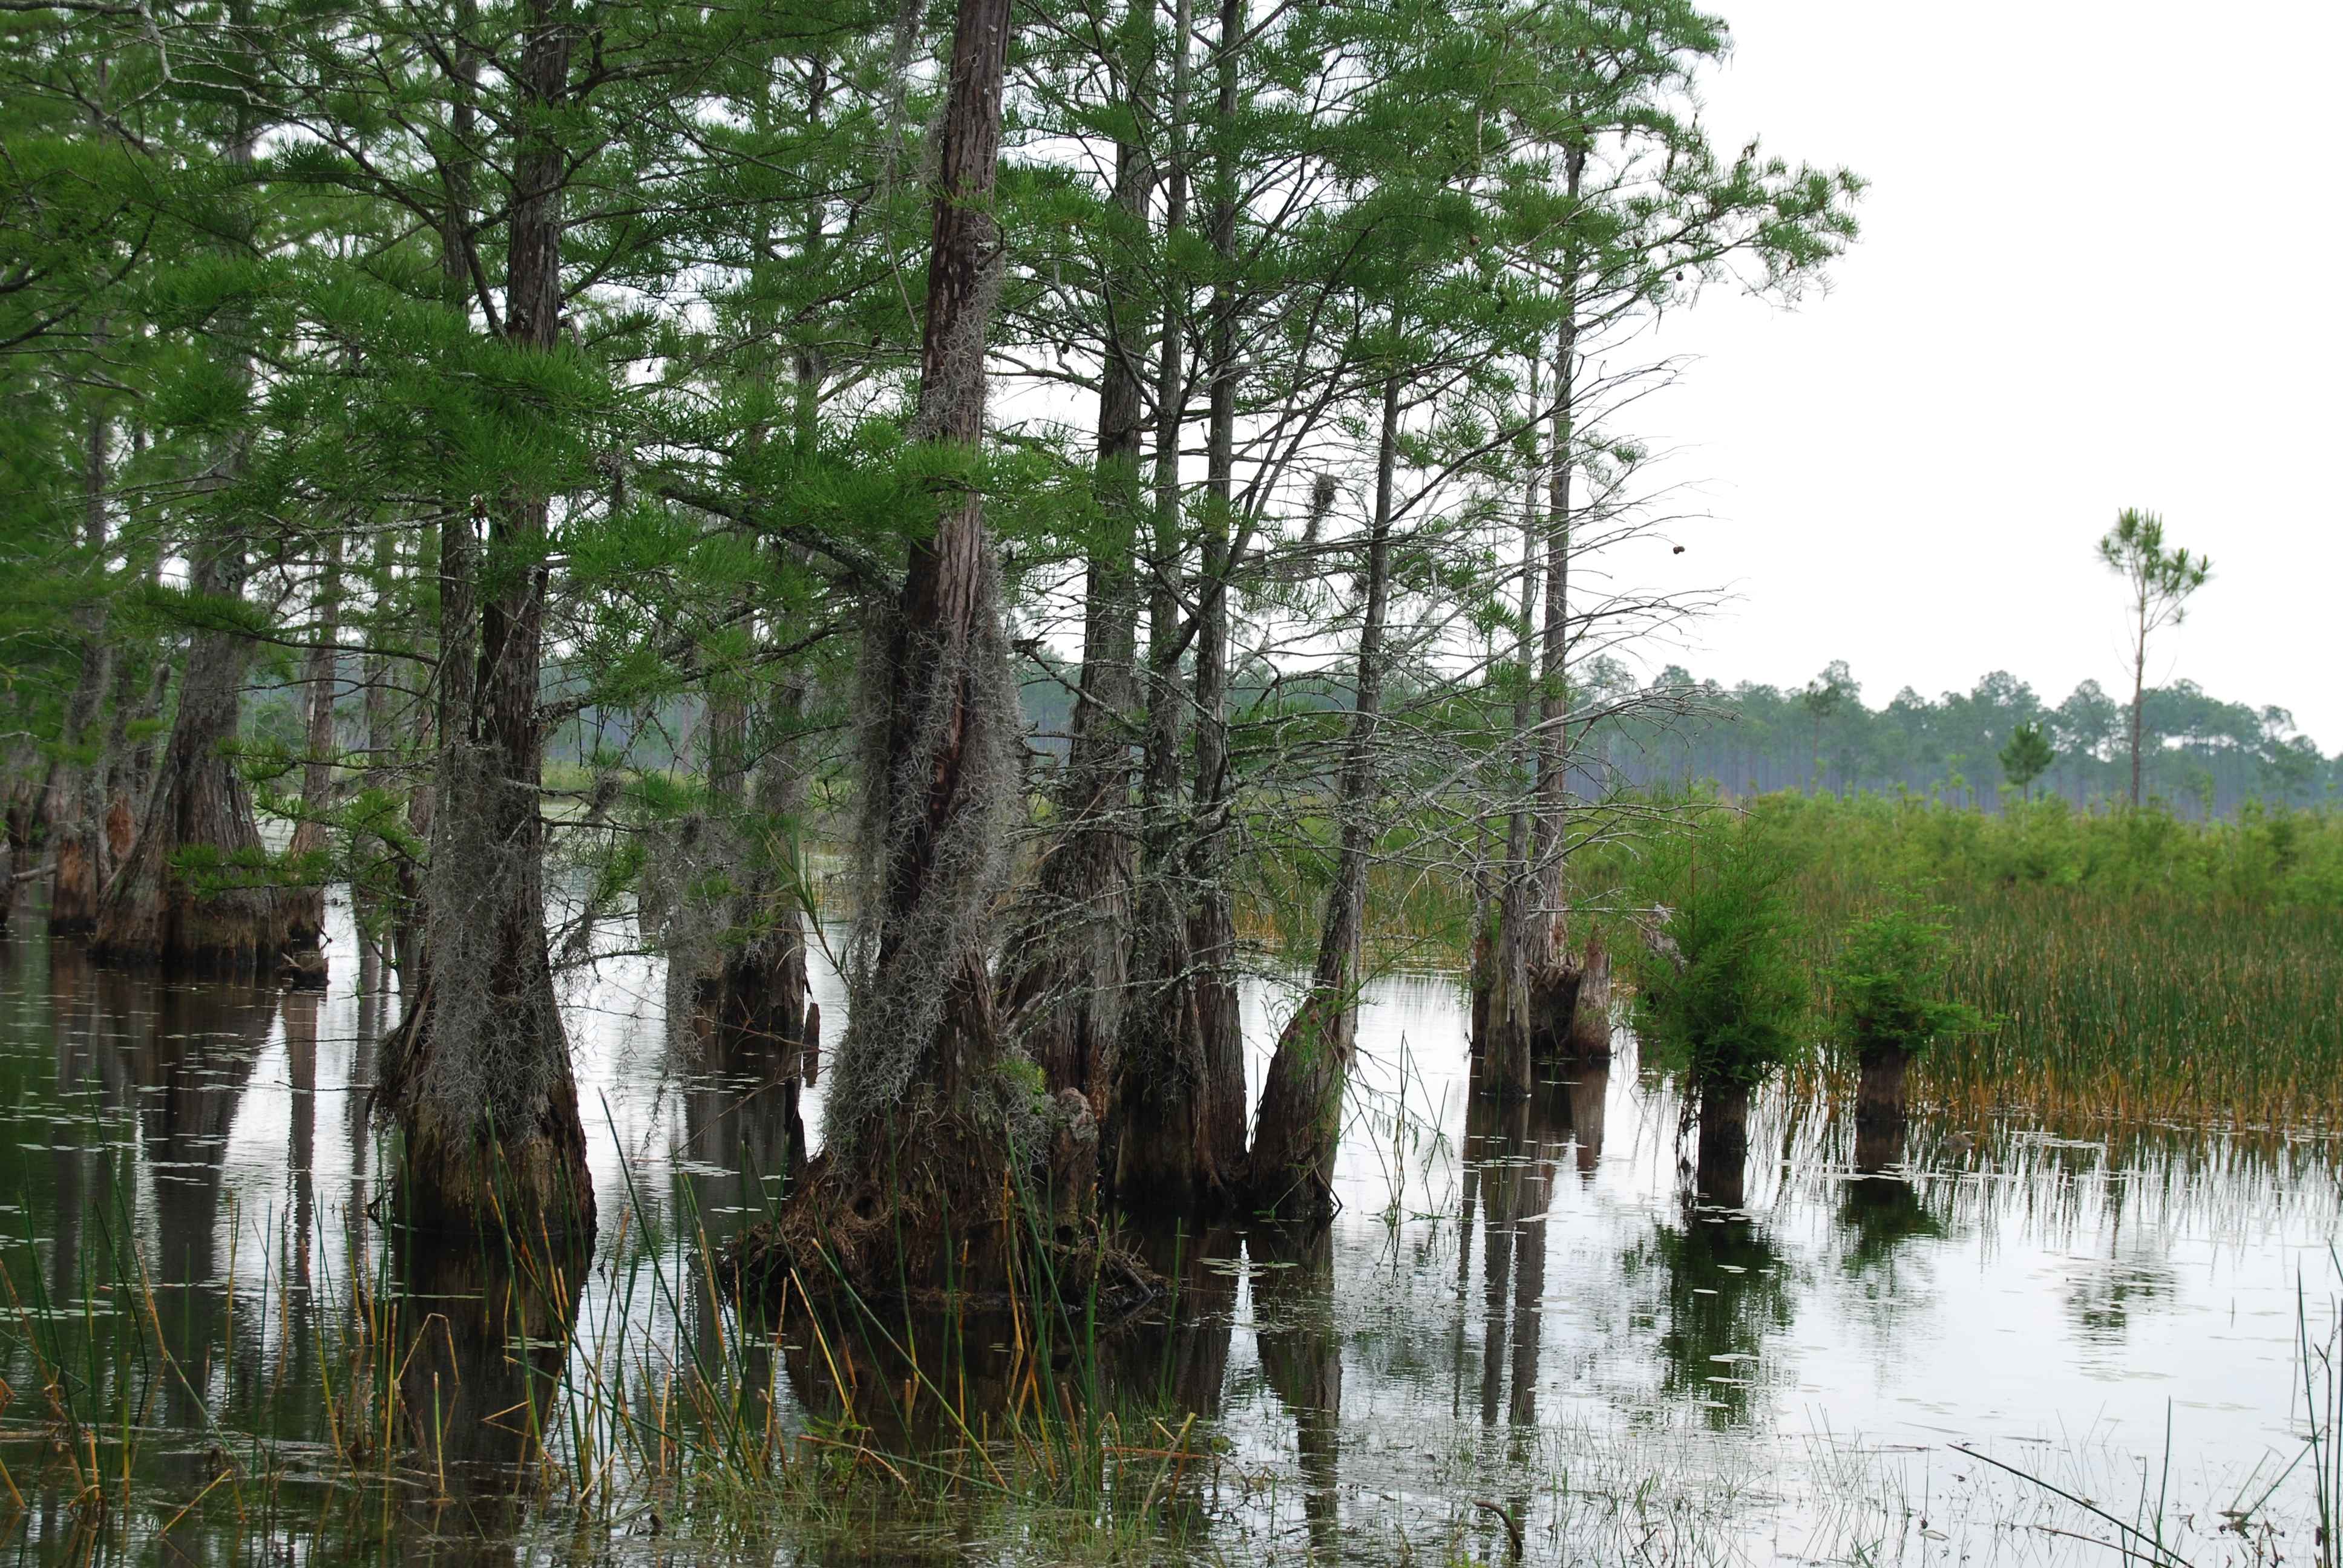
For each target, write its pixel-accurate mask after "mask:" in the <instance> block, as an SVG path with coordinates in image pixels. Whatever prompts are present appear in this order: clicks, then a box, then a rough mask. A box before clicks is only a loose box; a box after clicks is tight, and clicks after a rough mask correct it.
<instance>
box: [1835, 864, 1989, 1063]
mask: <svg viewBox="0 0 2343 1568" xmlns="http://www.w3.org/2000/svg"><path fill="white" fill-rule="evenodd" d="M1951 913H1952V910H1950V909H1949V908H1947V907H1946V906H1945V905H1943V904H1938V903H1934V902H1930V901H1927V900H1923V899H1921V898H1920V897H1918V896H1917V895H1916V894H1915V893H1913V892H1911V891H1909V890H1905V889H1900V888H1896V889H1891V890H1889V892H1888V901H1887V903H1886V904H1885V907H1883V908H1881V909H1879V910H1875V912H1873V913H1871V914H1869V915H1865V916H1864V917H1862V918H1861V919H1859V920H1855V921H1854V922H1853V923H1852V924H1850V925H1849V926H1848V927H1847V930H1846V934H1845V939H1844V940H1842V942H1841V943H1840V946H1839V954H1838V961H1837V963H1835V965H1834V966H1833V967H1832V969H1831V971H1830V988H1831V1007H1830V1010H1831V1023H1832V1029H1833V1033H1834V1034H1835V1037H1836V1039H1837V1040H1838V1041H1839V1042H1840V1043H1841V1044H1842V1045H1844V1046H1846V1047H1847V1048H1849V1049H1850V1050H1855V1052H1857V1053H1859V1054H1860V1053H1864V1052H1868V1051H1874V1050H1900V1051H1903V1052H1906V1054H1911V1055H1916V1054H1917V1053H1918V1052H1920V1051H1922V1050H1926V1049H1927V1048H1928V1047H1929V1046H1931V1045H1933V1044H1935V1043H1936V1041H1937V1040H1948V1039H1955V1038H1958V1037H1960V1036H1964V1035H1971V1034H1976V1033H1979V1032H1980V1031H1982V1030H1984V1029H1985V1028H1986V1018H1985V1015H1984V1014H1983V1013H1980V1012H1979V1011H1977V1010H1976V1009H1975V1008H1973V1007H1970V1006H1968V1005H1967V1004H1966V1003H1965V1002H1957V1001H1954V1000H1951V998H1950V997H1949V996H1948V995H1947V994H1946V993H1947V992H1948V991H1949V990H1951V986H1952V980H1951V974H1952V967H1953V940H1952V930H1953V928H1952V925H1951V922H1950V920H1948V919H1947V917H1948V916H1950V915H1951Z"/></svg>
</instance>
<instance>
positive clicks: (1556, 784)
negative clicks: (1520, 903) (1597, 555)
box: [1527, 146, 1610, 1059]
mask: <svg viewBox="0 0 2343 1568" xmlns="http://www.w3.org/2000/svg"><path fill="white" fill-rule="evenodd" d="M1585 173H1586V149H1585V148H1584V146H1571V147H1569V148H1568V149H1567V150H1566V151H1565V152H1564V157H1563V174H1564V184H1563V189H1564V196H1566V197H1567V198H1568V199H1569V200H1570V201H1572V202H1575V201H1576V200H1577V199H1578V196H1579V192H1580V189H1581V187H1582V186H1583V185H1584V179H1585ZM1577 292H1578V282H1577V277H1576V275H1575V272H1574V271H1573V272H1571V273H1570V275H1569V276H1565V277H1564V282H1563V301H1564V315H1563V322H1562V331H1561V335H1560V339H1559V341H1558V342H1557V344H1556V346H1555V349H1554V420H1553V425H1554V431H1553V437H1552V446H1553V452H1552V457H1551V461H1550V462H1549V464H1548V466H1547V469H1546V476H1547V484H1548V487H1549V492H1548V510H1549V513H1550V515H1549V517H1548V518H1547V522H1546V537H1545V605H1544V609H1545V618H1544V628H1543V629H1542V634H1541V637H1540V645H1539V658H1538V681H1539V686H1540V697H1539V717H1538V769H1537V788H1538V809H1537V821H1536V831H1535V834H1534V859H1535V863H1536V868H1537V904H1538V911H1537V913H1538V915H1539V917H1540V921H1541V923H1540V927H1539V929H1538V930H1536V931H1535V932H1534V933H1533V934H1532V935H1531V938H1530V943H1529V947H1528V950H1527V963H1528V969H1529V986H1530V1011H1531V1019H1532V1032H1533V1038H1532V1046H1533V1049H1534V1051H1535V1052H1536V1054H1537V1055H1539V1056H1540V1057H1543V1058H1547V1059H1554V1058H1561V1057H1565V1056H1567V1055H1568V1054H1569V1052H1570V1050H1571V1049H1572V1042H1573V1040H1574V1039H1577V1038H1581V1037H1582V1031H1581V1030H1579V1028H1578V1025H1577V1021H1576V1020H1577V1014H1578V1009H1579V980H1580V963H1579V960H1577V959H1575V958H1574V956H1573V955H1572V953H1571V950H1570V929H1569V909H1570V890H1569V883H1568V878H1567V877H1566V875H1565V872H1564V861H1565V859H1567V858H1568V855H1569V851H1570V842H1569V827H1568V822H1569V810H1570V728H1569V722H1568V720H1569V717H1570V555H1571V548H1572V543H1571V533H1572V525H1573V520H1574V519H1573V517H1572V495H1571V491H1572V483H1571V481H1572V476H1573V475H1574V473H1575V471H1576V468H1577V462H1576V459H1575V457H1574V455H1573V444H1574V441H1575V439H1576V430H1577V417H1578V409H1577V401H1576V399H1577V385H1578V383H1577V374H1578V365H1577V357H1578V316H1577V309H1576V301H1577ZM1609 1001H1610V999H1609V996H1608V995H1607V993H1606V994H1605V995H1604V998H1603V1002H1604V1008H1605V1010H1606V1011H1607V1009H1608V1006H1609ZM1604 1038H1605V1039H1606V1040H1607V1039H1608V1035H1607V1032H1606V1034H1605V1036H1604Z"/></svg>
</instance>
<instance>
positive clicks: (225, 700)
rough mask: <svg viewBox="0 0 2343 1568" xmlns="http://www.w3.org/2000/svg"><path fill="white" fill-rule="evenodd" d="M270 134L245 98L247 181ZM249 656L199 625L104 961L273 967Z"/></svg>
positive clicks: (210, 557)
mask: <svg viewBox="0 0 2343 1568" xmlns="http://www.w3.org/2000/svg"><path fill="white" fill-rule="evenodd" d="M227 12H228V15H227V35H228V37H229V39H230V43H231V47H232V48H233V49H248V48H249V47H251V46H252V44H253V34H252V27H253V15H252V7H251V5H249V4H248V0H233V3H231V4H230V5H229V6H228V7H227ZM231 58H233V59H237V68H240V69H241V68H247V67H246V66H244V65H243V63H242V61H241V59H240V58H239V57H237V56H236V55H231ZM260 130H261V126H260V122H259V119H258V117H257V116H256V113H255V112H254V110H253V108H252V106H250V104H249V103H246V104H244V105H242V106H239V108H238V109H237V111H236V116H235V124H234V126H233V128H232V129H231V131H230V132H229V135H228V140H227V145H226V146H225V147H223V148H222V149H221V153H222V159H223V161H224V162H225V163H226V165H227V166H229V167H230V168H232V169H235V170H236V171H237V172H238V173H239V175H248V173H249V171H250V170H251V168H252V166H253V161H254V156H255V152H256V148H257V146H258V145H259V138H260ZM232 210H233V211H234V219H233V222H234V224H235V228H236V232H234V233H233V234H232V236H231V244H232V245H234V246H237V247H240V248H246V249H248V248H250V247H251V246H252V245H253V243H254V231H253V226H252V221H251V218H250V215H249V212H248V211H246V210H245V209H241V208H238V209H232ZM225 352H226V354H228V355H229V356H230V357H232V358H233V360H234V363H235V366H236V375H237V376H238V377H240V378H242V379H243V380H245V381H246V382H249V381H250V380H251V378H252V377H253V374H254V366H253V356H252V352H251V348H250V346H249V344H248V343H244V342H232V343H230V344H228V345H227V346H226V348H225ZM247 455H248V442H247V438H246V437H244V436H241V435H239V436H236V437H230V439H229V440H228V441H227V443H226V447H225V449H224V450H222V451H221V452H220V454H219V456H218V457H217V460H216V467H215V469H214V471H213V473H212V475H211V484H210V489H211V490H212V492H213V494H214V495H215V496H220V497H232V491H233V487H234V486H235V484H236V480H237V479H238V478H239V477H241V476H242V474H243V471H244V469H245V467H246V457H247ZM206 521H207V523H208V526H209V528H210V530H211V531H210V533H209V535H208V537H206V538H200V539H197V540H196V541H195V542H194V543H193V544H192V545H191V546H190V547H189V548H188V552H187V554H188V564H189V569H188V587H189V588H191V589H193V590H194V592H195V594H196V596H197V597H198V598H212V599H233V598H240V597H241V596H242V595H243V593H244V588H245V581H246V573H247V570H248V564H247V562H246V542H245V530H244V523H243V519H242V518H241V517H239V516H238V515H236V505H235V503H234V501H233V499H232V498H231V499H230V501H229V505H228V506H227V507H226V508H223V515H219V516H215V517H214V518H209V519H206ZM250 658H251V645H250V644H249V643H248V642H247V641H246V639H245V638H244V637H243V636H242V635H241V634H240V633H238V632H236V631H234V630H231V629H226V628H199V629H197V630H196V631H195V632H194V633H193V634H192V635H191V636H190V638H188V645H187V656H186V673H185V674H184V675H183V676H182V677H181V678H180V681H179V709H178V713H177V714H176V717H175V719H174V720H173V722H172V725H171V737H170V740H169V742H168V743H167V744H166V746H165V747H164V749H163V752H162V757H161V762H160V766H159V769H158V771H157V773H156V779H155V783H154V787H153V789H151V790H150V791H149V792H148V794H147V797H146V806H145V809H144V810H143V811H142V812H141V814H140V817H139V823H138V831H137V842H136V844H135V845H133V846H132V848H131V851H130V856H129V859H126V861H124V862H123V864H122V867H121V869H119V870H118V871H116V874H115V875H114V877H113V878H112V879H110V880H109V881H108V882H107V883H106V891H105V893H104V895H103V897H102V898H101V900H100V902H99V907H98V915H97V927H96V933H95V935H94V937H93V939H92V941H91V951H92V953H93V955H94V956H96V958H98V959H99V960H101V961H104V962H109V963H119V964H135V965H155V966H156V967H159V968H161V969H163V970H166V971H170V972H175V973H183V974H212V975H233V976H242V975H254V974H258V973H262V972H265V971H266V970H268V969H269V968H271V967H272V966H273V965H274V964H275V963H276V961H277V953H278V950H279V949H280V947H281V946H282V945H283V942H284V934H285V928H284V918H283V914H282V911H281V910H280V909H279V907H278V901H277V893H276V890H275V889H274V887H272V886H271V885H269V882H268V880H267V878H266V873H265V872H263V871H262V870H261V869H260V862H261V861H262V859H263V853H262V846H261V842H260V829H259V827H258V824H257V823H256V821H255V820H254V818H253V810H252V795H251V791H250V790H249V789H246V786H245V782H244V779H243V776H242V775H241V774H239V773H238V772H237V771H236V763H235V761H234V760H233V759H232V758H230V757H229V756H228V755H227V751H228V749H229V747H230V746H231V744H232V743H233V742H234V740H235V739H236V718H237V709H238V706H239V704H240V702H241V700H242V698H243V694H244V675H245V669H246V665H247V664H248V662H249V660H250Z"/></svg>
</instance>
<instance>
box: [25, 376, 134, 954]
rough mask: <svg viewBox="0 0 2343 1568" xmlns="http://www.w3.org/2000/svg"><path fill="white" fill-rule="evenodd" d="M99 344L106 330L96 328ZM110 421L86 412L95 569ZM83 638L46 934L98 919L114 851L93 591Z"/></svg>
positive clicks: (50, 824) (49, 814)
mask: <svg viewBox="0 0 2343 1568" xmlns="http://www.w3.org/2000/svg"><path fill="white" fill-rule="evenodd" d="M99 341H100V343H101V345H102V344H103V341H104V334H103V332H102V331H101V332H100V335H99ZM111 439H112V427H111V425H110V422H109V421H108V420H107V419H106V416H105V414H104V413H102V412H96V411H93V412H92V413H91V415H90V417H89V430H88V439H87V441H86V443H85V447H84V452H83V459H82V461H83V468H82V507H83V519H82V535H83V539H82V542H83V546H84V548H85V549H86V550H87V551H88V552H89V557H90V569H91V572H92V574H93V576H94V577H96V578H103V577H104V576H105V573H106V476H107V460H106V459H107V447H108V445H109V443H110V441H111ZM74 619H75V625H76V631H77V637H76V640H77V641H78V642H79V643H80V645H81V670H80V673H79V674H78V675H77V676H76V677H75V680H74V689H73V695H72V696H71V697H70V698H68V699H66V706H65V734H64V736H63V737H62V738H61V739H62V744H61V746H60V749H59V754H58V756H57V757H56V759H55V760H54V761H53V762H51V763H50V765H49V773H48V779H47V782H46V785H45V788H44V789H43V791H42V804H41V816H42V829H43V839H44V840H45V844H46V846H47V849H48V852H49V857H50V862H51V866H52V868H53V869H52V870H51V872H50V876H49V934H50V935H52V936H83V935H85V934H87V933H88V932H90V931H91V930H95V929H96V925H97V907H98V900H99V897H100V895H102V894H103V893H104V892H105V890H106V879H107V878H108V877H109V876H110V875H111V874H112V872H113V869H114V866H115V863H116V862H115V859H114V857H113V855H112V854H111V853H110V851H111V849H112V847H113V846H112V844H111V843H110V842H109V840H108V839H107V838H106V792H105V791H106V778H105V770H104V769H103V768H102V767H101V766H98V765H97V759H96V758H93V757H92V756H90V755H89V752H90V751H91V750H92V749H94V747H95V746H96V741H97V727H98V719H99V709H100V707H101V706H102V704H103V702H104V700H105V697H106V689H107V687H108V686H109V685H110V684H111V683H112V681H111V678H112V674H113V665H114V662H115V653H114V649H113V646H112V644H110V643H109V642H108V641H107V640H106V601H105V599H104V598H101V597H99V596H98V595H97V594H96V593H95V592H93V593H92V594H91V596H90V599H89V602H88V603H87V604H85V605H84V606H83V607H82V608H80V609H79V610H77V611H76V612H75V616H74Z"/></svg>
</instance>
